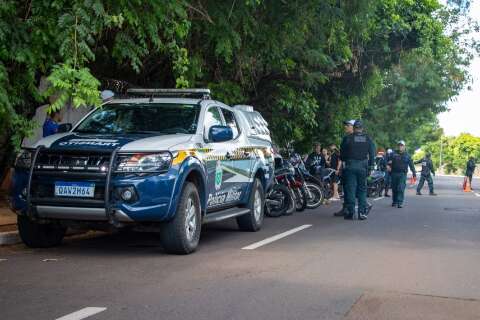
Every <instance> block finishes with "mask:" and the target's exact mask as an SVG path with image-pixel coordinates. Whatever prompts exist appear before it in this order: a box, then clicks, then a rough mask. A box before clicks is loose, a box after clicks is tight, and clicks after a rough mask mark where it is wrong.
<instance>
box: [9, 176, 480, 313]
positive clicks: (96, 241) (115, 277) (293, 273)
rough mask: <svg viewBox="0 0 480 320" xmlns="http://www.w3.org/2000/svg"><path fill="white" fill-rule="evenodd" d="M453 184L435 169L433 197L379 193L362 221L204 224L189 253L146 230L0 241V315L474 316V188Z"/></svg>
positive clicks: (311, 218)
mask: <svg viewBox="0 0 480 320" xmlns="http://www.w3.org/2000/svg"><path fill="white" fill-rule="evenodd" d="M461 182H462V181H461V179H458V178H444V177H442V178H437V179H436V184H437V192H438V194H439V196H438V197H436V198H434V197H429V196H422V197H417V196H415V195H414V192H413V190H412V189H410V190H409V191H408V196H407V204H406V206H405V208H403V209H397V208H392V207H391V206H390V202H389V199H386V198H385V199H380V200H378V201H375V208H374V209H373V210H372V212H371V215H370V218H369V220H368V221H353V222H352V221H345V220H343V219H339V218H334V217H333V216H332V213H333V212H334V211H336V210H337V209H338V207H339V204H334V205H330V206H328V207H325V206H324V207H322V208H320V209H318V210H313V211H305V213H297V214H295V215H293V216H290V217H282V218H278V219H267V220H266V221H265V222H266V224H265V227H264V228H263V229H262V230H261V231H260V232H257V233H243V232H239V231H237V228H236V225H235V224H234V223H232V222H228V223H222V224H217V225H212V226H209V227H208V228H206V229H204V231H203V234H202V240H201V246H200V249H199V251H198V252H197V253H195V254H193V255H190V256H169V255H166V254H164V253H163V252H162V250H161V248H160V247H159V246H158V242H157V237H156V236H155V235H151V234H134V235H128V236H127V237H121V236H120V235H94V236H92V235H89V236H82V237H77V238H74V239H69V240H67V241H66V242H65V244H64V245H63V246H61V247H59V248H55V249H42V250H32V249H27V248H25V247H24V246H22V245H18V246H13V247H4V248H0V319H2V320H7V319H57V318H60V317H62V316H66V317H65V318H63V319H82V318H84V317H88V319H198V320H200V319H208V320H214V319H369V320H371V319H430V318H431V319H456V320H458V319H479V318H480V267H479V266H480V250H479V248H480V231H479V230H480V195H479V196H475V193H467V194H464V193H463V192H461V190H460V186H461ZM309 225H311V226H310V227H309ZM300 226H303V227H302V228H300V229H301V230H300V229H298V230H299V231H298V232H295V233H292V234H290V235H288V236H286V237H284V238H282V239H280V240H277V241H274V242H271V243H268V244H265V245H263V246H260V247H258V248H256V249H254V250H242V248H244V247H247V246H249V245H252V244H254V243H256V242H258V241H262V240H264V239H266V238H270V237H272V236H275V235H278V234H281V233H283V232H285V231H288V230H291V229H294V228H297V227H300ZM477 299H478V300H477ZM85 308H87V309H85ZM88 308H90V309H88ZM92 308H101V309H92ZM74 312H77V313H75V314H72V313H74ZM67 315H68V316H67Z"/></svg>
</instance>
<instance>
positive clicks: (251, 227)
mask: <svg viewBox="0 0 480 320" xmlns="http://www.w3.org/2000/svg"><path fill="white" fill-rule="evenodd" d="M247 208H249V209H250V212H249V213H247V214H245V215H243V216H240V217H237V224H238V227H239V228H240V230H243V231H252V232H254V231H258V230H260V228H261V227H262V222H263V214H264V208H265V193H264V191H263V187H262V183H261V182H260V180H259V179H258V178H257V179H255V182H254V183H253V187H252V193H251V194H250V200H249V203H248V205H247Z"/></svg>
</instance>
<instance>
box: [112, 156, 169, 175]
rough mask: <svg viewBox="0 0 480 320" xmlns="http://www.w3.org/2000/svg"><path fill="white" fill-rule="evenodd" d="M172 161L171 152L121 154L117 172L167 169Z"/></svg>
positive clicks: (145, 171)
mask: <svg viewBox="0 0 480 320" xmlns="http://www.w3.org/2000/svg"><path fill="white" fill-rule="evenodd" d="M171 163H172V154H171V153H170V152H162V153H149V154H145V153H141V154H133V155H119V156H118V161H117V168H116V171H117V172H136V173H150V172H162V171H167V170H168V169H169V168H170V165H171Z"/></svg>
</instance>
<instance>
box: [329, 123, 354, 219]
mask: <svg viewBox="0 0 480 320" xmlns="http://www.w3.org/2000/svg"><path fill="white" fill-rule="evenodd" d="M354 124H355V120H346V121H343V128H344V130H345V134H346V135H347V136H348V135H351V134H353V125H354ZM338 160H339V161H338V163H337V168H334V169H336V170H337V175H338V176H340V181H341V183H342V185H343V184H344V181H343V174H342V172H341V168H342V160H341V157H339V159H338ZM344 193H345V191H344ZM346 212H347V210H346V207H345V201H344V202H343V204H342V209H341V210H340V211H338V212H335V213H334V214H333V215H334V216H335V217H343V216H345V214H346Z"/></svg>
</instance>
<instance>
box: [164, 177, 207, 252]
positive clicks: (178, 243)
mask: <svg viewBox="0 0 480 320" xmlns="http://www.w3.org/2000/svg"><path fill="white" fill-rule="evenodd" d="M201 230H202V214H201V207H200V197H199V195H198V190H197V187H196V186H195V184H193V183H191V182H187V183H186V184H185V185H184V186H183V190H182V194H181V195H180V201H179V202H178V206H177V211H176V212H175V217H174V218H173V219H172V220H171V221H169V222H167V223H165V224H164V225H163V227H162V232H161V234H160V238H161V242H162V246H163V248H164V249H165V251H166V252H168V253H172V254H189V253H192V252H194V251H195V250H196V249H197V247H198V242H199V240H200V233H201Z"/></svg>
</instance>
